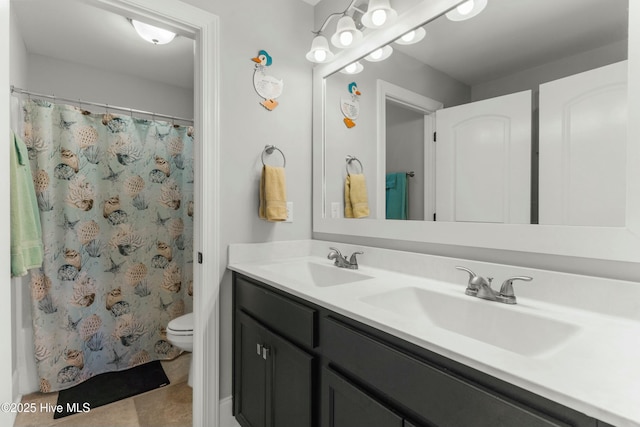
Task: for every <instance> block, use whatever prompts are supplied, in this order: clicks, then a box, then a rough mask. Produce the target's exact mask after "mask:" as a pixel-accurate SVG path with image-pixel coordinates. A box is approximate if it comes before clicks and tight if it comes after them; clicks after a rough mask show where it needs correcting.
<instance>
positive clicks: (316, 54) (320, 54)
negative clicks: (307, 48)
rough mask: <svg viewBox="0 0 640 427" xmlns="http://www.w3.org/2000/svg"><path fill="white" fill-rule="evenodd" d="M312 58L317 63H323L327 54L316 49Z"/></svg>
mask: <svg viewBox="0 0 640 427" xmlns="http://www.w3.org/2000/svg"><path fill="white" fill-rule="evenodd" d="M313 57H314V58H315V60H316V61H318V62H324V61H325V60H326V59H327V52H326V51H324V50H321V49H318V50H316V51H315V52H313Z"/></svg>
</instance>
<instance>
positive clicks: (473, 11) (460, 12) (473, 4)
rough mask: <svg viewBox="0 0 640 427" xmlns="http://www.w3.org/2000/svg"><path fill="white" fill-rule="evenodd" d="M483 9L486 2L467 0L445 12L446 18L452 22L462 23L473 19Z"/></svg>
mask: <svg viewBox="0 0 640 427" xmlns="http://www.w3.org/2000/svg"><path fill="white" fill-rule="evenodd" d="M485 7H487V0H468V1H466V2H464V3H462V4H461V5H459V6H458V7H456V8H455V9H452V10H450V11H449V12H447V14H446V16H447V18H449V19H450V20H452V21H464V20H467V19H471V18H473V17H474V16H476V15H477V14H479V13H480V12H482V11H483V10H484V8H485Z"/></svg>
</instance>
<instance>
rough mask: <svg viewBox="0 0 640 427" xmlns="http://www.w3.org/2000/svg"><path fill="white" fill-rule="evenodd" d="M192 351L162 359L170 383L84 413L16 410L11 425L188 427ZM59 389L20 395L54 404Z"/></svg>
mask: <svg viewBox="0 0 640 427" xmlns="http://www.w3.org/2000/svg"><path fill="white" fill-rule="evenodd" d="M190 362H191V353H184V354H182V355H181V356H180V357H178V358H177V359H175V360H172V361H168V362H162V367H163V368H164V371H165V372H166V374H167V377H169V381H170V382H171V384H170V385H168V386H167V387H163V388H160V389H157V390H152V391H149V392H147V393H143V394H139V395H137V396H133V397H130V398H128V399H124V400H120V401H118V402H114V403H111V404H109V405H105V406H101V407H98V408H95V409H92V410H91V411H89V412H87V413H84V414H76V415H71V416H68V417H64V418H59V419H57V420H54V419H53V414H52V413H50V412H46V411H42V412H36V413H29V414H27V413H21V414H18V417H17V418H16V422H15V424H14V427H53V426H55V427H191V424H192V421H191V420H192V412H191V411H192V402H193V399H192V392H191V387H189V386H188V385H187V376H188V374H189V363H190ZM57 400H58V393H47V394H44V393H32V394H29V395H26V396H24V397H23V398H22V402H23V403H31V402H34V403H36V405H37V407H38V408H39V407H40V406H41V404H45V405H46V404H51V405H55V404H56V402H57Z"/></svg>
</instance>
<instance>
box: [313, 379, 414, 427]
mask: <svg viewBox="0 0 640 427" xmlns="http://www.w3.org/2000/svg"><path fill="white" fill-rule="evenodd" d="M322 394H323V396H322V427H402V426H403V420H402V417H400V416H398V415H397V414H395V413H394V412H392V411H391V410H389V409H388V408H386V407H384V406H383V405H382V404H380V403H379V402H377V401H376V400H374V399H373V398H372V397H370V396H369V395H367V394H366V393H365V392H363V391H361V390H359V389H358V388H356V387H355V386H354V385H352V384H351V383H349V382H348V381H347V380H346V379H344V378H342V377H341V376H339V375H338V374H336V373H335V372H333V371H331V370H329V369H326V368H325V369H323V371H322Z"/></svg>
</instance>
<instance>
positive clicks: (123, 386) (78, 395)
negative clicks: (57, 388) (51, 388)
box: [53, 360, 169, 419]
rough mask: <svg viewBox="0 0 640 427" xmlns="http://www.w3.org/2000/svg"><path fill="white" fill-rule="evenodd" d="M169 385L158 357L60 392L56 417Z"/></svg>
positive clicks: (90, 379) (101, 375)
mask: <svg viewBox="0 0 640 427" xmlns="http://www.w3.org/2000/svg"><path fill="white" fill-rule="evenodd" d="M166 385H169V378H167V375H166V374H165V373H164V370H163V369H162V364H161V363H160V361H159V360H156V361H154V362H149V363H145V364H144V365H138V366H136V367H133V368H131V369H127V370H125V371H120V372H107V373H104V374H100V375H96V376H95V377H92V378H89V379H88V380H87V381H85V382H83V383H81V384H78V385H77V386H74V387H71V388H68V389H66V390H62V391H61V392H60V393H58V406H56V408H55V412H54V414H53V418H54V419H56V418H62V417H66V416H68V415H73V414H75V413H78V412H87V411H89V410H92V409H94V408H97V407H98V406H102V405H106V404H108V403H112V402H115V401H117V400H122V399H126V398H127V397H131V396H135V395H136V394H140V393H144V392H145V391H149V390H153V389H156V388H160V387H164V386H166Z"/></svg>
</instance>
